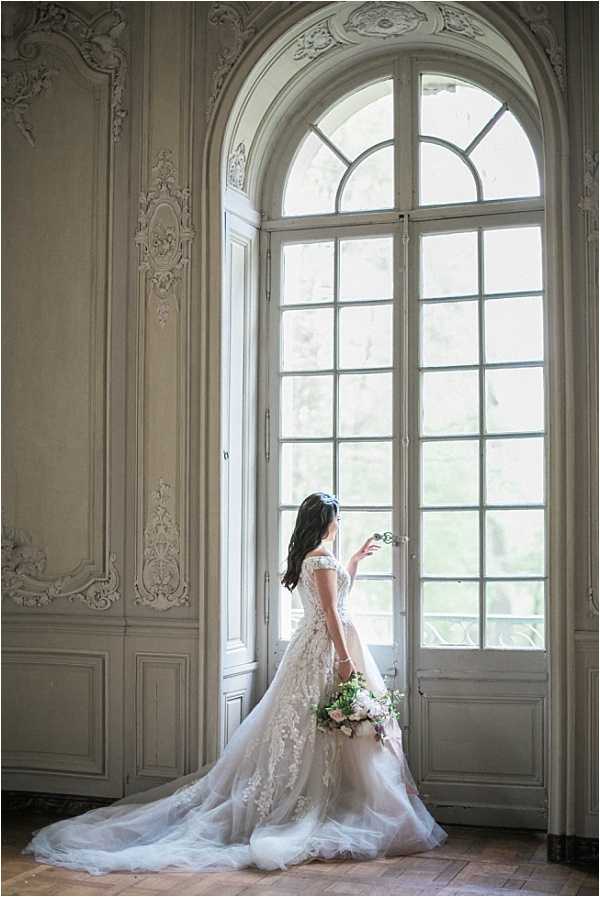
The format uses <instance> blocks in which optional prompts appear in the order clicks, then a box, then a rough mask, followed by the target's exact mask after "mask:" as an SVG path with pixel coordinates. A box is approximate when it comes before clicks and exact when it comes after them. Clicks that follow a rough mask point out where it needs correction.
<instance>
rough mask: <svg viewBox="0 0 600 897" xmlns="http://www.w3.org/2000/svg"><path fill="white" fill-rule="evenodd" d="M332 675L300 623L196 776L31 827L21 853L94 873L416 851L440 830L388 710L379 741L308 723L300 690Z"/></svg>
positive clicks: (375, 675) (325, 641)
mask: <svg viewBox="0 0 600 897" xmlns="http://www.w3.org/2000/svg"><path fill="white" fill-rule="evenodd" d="M344 626H345V633H346V642H347V645H348V649H349V652H350V655H351V657H352V659H353V661H354V663H355V666H356V668H357V669H359V670H361V671H362V672H363V673H364V674H365V676H366V679H367V683H368V686H369V687H370V688H371V689H372V690H373V691H375V692H377V691H379V692H381V691H383V690H384V688H385V684H384V681H383V679H382V677H381V674H380V672H379V669H378V668H377V665H376V663H375V661H374V659H373V656H372V655H371V653H370V652H369V649H368V647H367V646H366V644H364V643H363V642H362V640H361V638H360V636H359V633H358V632H357V630H356V628H355V627H354V625H353V624H352V623H351V622H347V623H345V624H344ZM335 681H336V676H335V667H334V656H333V648H332V645H331V641H330V639H329V636H328V635H327V633H326V632H322V631H317V630H315V629H314V628H313V629H312V630H311V629H310V627H309V626H305V627H304V628H303V627H302V626H301V627H300V631H297V632H296V633H295V634H294V636H293V637H292V640H291V642H290V643H289V645H288V647H287V649H286V652H285V654H284V656H283V658H282V660H281V663H280V665H279V668H278V670H277V673H276V675H275V677H274V678H273V681H272V682H271V685H270V686H269V688H268V689H267V691H266V692H265V694H264V696H263V698H262V700H261V701H260V702H259V703H258V704H257V705H256V706H255V707H254V708H253V710H252V711H251V712H250V714H248V716H247V717H246V718H245V720H244V721H243V722H242V724H241V725H240V726H239V727H238V728H237V730H236V731H235V732H234V734H233V736H232V738H231V739H230V741H229V743H228V745H227V747H226V748H225V750H224V752H223V753H222V755H221V756H220V758H219V759H218V760H217V762H216V763H215V764H214V765H213V766H212V768H210V770H209V771H208V772H207V773H206V774H205V775H204V776H202V777H201V778H199V777H197V775H196V776H194V775H192V776H187V777H185V778H183V779H179V780H177V781H175V782H171V783H167V785H166V786H160V787H158V788H153V789H151V790H150V791H147V792H143V793H142V794H138V795H135V796H130V797H126V798H123V799H122V800H119V801H117V802H116V803H114V804H111V805H110V806H108V807H101V808H99V809H96V810H91V811H89V812H88V813H84V814H82V815H81V816H77V817H75V818H72V819H66V820H61V821H59V822H55V823H53V824H51V825H48V826H46V827H44V828H42V829H40V830H38V831H37V832H36V833H35V834H34V837H33V838H32V840H31V841H30V843H29V844H28V845H27V847H26V848H25V849H24V853H30V854H33V855H34V856H35V858H36V860H38V861H39V862H43V863H49V864H51V865H56V866H62V867H65V868H68V869H83V870H85V871H87V872H89V873H91V874H93V875H102V874H105V873H108V872H113V871H129V872H143V871H149V872H154V871H159V870H164V869H167V868H175V869H182V870H193V871H201V870H231V869H241V868H243V867H247V866H255V867H257V868H259V869H265V870H272V869H286V868H287V867H288V866H290V865H293V864H297V863H301V862H306V861H310V860H314V859H332V858H336V857H348V858H351V859H354V860H363V859H371V858H375V857H377V856H396V855H403V854H412V853H418V852H421V851H425V850H429V849H431V848H433V847H436V846H438V845H439V844H442V843H443V842H444V841H445V840H446V838H447V833H446V832H445V831H444V829H443V828H441V826H440V825H438V823H437V822H436V821H435V819H434V818H433V817H432V816H431V814H430V813H429V811H428V810H427V808H426V807H425V805H424V804H423V803H422V801H421V800H420V798H419V796H418V793H417V789H416V787H415V783H414V780H413V777H412V775H411V772H410V770H409V767H408V764H407V762H406V759H405V756H404V751H403V749H402V733H401V729H400V728H399V726H398V725H397V723H396V721H395V720H393V721H392V722H391V724H390V725H389V727H388V728H389V734H390V738H389V739H388V740H387V741H386V742H384V744H383V745H382V744H380V743H378V742H377V741H376V740H375V738H371V737H369V736H364V737H360V738H352V739H350V738H347V737H346V736H344V735H341V734H330V733H323V732H320V731H318V730H317V729H316V725H315V720H314V716H313V714H312V711H311V709H310V703H311V699H312V700H314V699H317V700H324V699H325V698H326V697H328V695H329V693H330V692H331V690H332V685H333V684H334V683H335Z"/></svg>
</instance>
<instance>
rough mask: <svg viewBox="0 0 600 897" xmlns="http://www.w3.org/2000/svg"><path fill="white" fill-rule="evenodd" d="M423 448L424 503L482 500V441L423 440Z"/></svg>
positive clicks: (473, 501)
mask: <svg viewBox="0 0 600 897" xmlns="http://www.w3.org/2000/svg"><path fill="white" fill-rule="evenodd" d="M421 449H422V478H421V501H422V504H424V505H476V504H478V503H479V440H475V439H468V440H462V441H460V440H456V441H455V440H450V441H446V440H444V441H443V442H442V441H441V442H423V443H422V446H421Z"/></svg>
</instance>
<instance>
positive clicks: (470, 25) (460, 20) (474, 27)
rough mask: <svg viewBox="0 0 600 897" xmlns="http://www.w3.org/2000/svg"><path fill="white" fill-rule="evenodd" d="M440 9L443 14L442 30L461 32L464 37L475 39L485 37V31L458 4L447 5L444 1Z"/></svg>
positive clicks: (451, 32) (452, 32)
mask: <svg viewBox="0 0 600 897" xmlns="http://www.w3.org/2000/svg"><path fill="white" fill-rule="evenodd" d="M438 9H439V11H440V14H441V16H442V27H441V28H440V29H439V30H440V31H447V32H448V33H450V34H460V35H462V36H463V37H470V38H472V39H475V38H477V37H483V35H484V34H485V31H484V30H483V28H480V27H479V25H478V24H477V23H476V22H475V20H474V19H473V17H472V16H469V15H468V13H466V12H465V11H464V10H462V9H458V7H456V6H447V5H446V4H444V3H440V4H438Z"/></svg>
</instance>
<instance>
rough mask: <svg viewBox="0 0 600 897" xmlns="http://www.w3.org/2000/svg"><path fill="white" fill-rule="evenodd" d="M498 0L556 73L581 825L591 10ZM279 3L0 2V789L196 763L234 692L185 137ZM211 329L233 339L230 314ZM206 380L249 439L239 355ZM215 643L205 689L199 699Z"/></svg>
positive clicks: (247, 663) (107, 788) (591, 670)
mask: <svg viewBox="0 0 600 897" xmlns="http://www.w3.org/2000/svg"><path fill="white" fill-rule="evenodd" d="M495 5H497V4H495ZM506 5H507V6H511V7H514V6H518V7H521V8H523V13H524V14H525V17H526V20H528V22H529V27H530V28H531V29H532V30H533V31H534V32H535V33H536V35H537V36H538V38H539V40H540V41H541V42H542V44H543V45H544V47H545V48H546V49H547V50H549V52H550V54H551V58H553V59H554V61H556V60H558V61H559V65H558V69H561V65H562V62H564V63H565V65H564V72H565V78H566V81H565V97H566V100H567V108H568V115H569V126H570V132H571V156H570V172H571V183H570V187H571V202H572V212H573V218H572V220H573V251H572V266H573V278H574V296H575V297H576V300H575V301H574V303H573V307H572V308H570V309H569V310H568V314H569V320H567V321H565V326H566V327H572V328H573V332H574V334H575V340H574V344H575V345H576V346H577V351H576V352H574V354H573V358H572V359H571V361H572V370H573V373H574V377H575V407H574V408H573V414H572V421H573V426H574V427H576V428H577V430H578V433H579V435H580V438H577V439H576V445H577V459H576V467H577V471H578V476H577V481H576V483H575V484H574V488H575V493H576V503H577V531H576V532H575V533H574V534H573V538H574V539H575V541H576V545H577V557H578V563H577V565H576V577H575V579H576V588H575V593H574V594H573V595H572V596H569V600H570V601H571V602H572V607H573V610H574V620H575V630H576V631H575V632H573V633H566V634H565V640H566V642H568V644H567V650H568V651H569V652H570V655H571V658H572V665H573V673H574V675H575V676H576V680H577V688H576V695H577V703H576V708H575V725H576V729H577V740H576V744H577V750H578V752H579V754H578V756H579V757H580V759H581V762H578V763H577V783H576V791H577V812H576V815H577V832H578V833H579V834H581V835H593V834H594V831H595V824H596V823H595V820H596V814H597V806H594V799H593V789H594V787H596V783H597V765H595V761H594V742H593V735H594V732H595V731H596V730H595V728H594V727H595V724H596V720H597V703H596V701H597V689H598V664H597V624H598V615H597V610H596V608H597V601H598V594H597V591H596V593H595V596H593V597H592V596H590V591H589V590H590V587H591V585H592V583H594V582H595V583H596V590H597V541H598V526H597V516H596V509H595V507H594V504H593V502H592V501H591V499H590V495H594V496H595V495H597V473H596V469H597V454H596V452H597V448H596V444H597V442H596V439H595V434H596V432H597V419H596V418H595V416H594V415H595V411H594V409H595V408H596V401H597V386H596V380H595V370H596V365H597V342H596V340H595V334H597V298H598V279H597V268H596V260H595V254H596V252H597V239H598V218H597V200H596V205H595V208H594V203H593V199H592V198H593V196H594V188H593V184H592V185H590V179H592V181H593V178H594V172H595V177H596V184H597V167H594V166H597V155H596V156H595V157H593V155H592V156H590V154H589V152H592V154H593V152H596V154H597V145H598V139H597V121H596V118H595V115H594V110H595V109H596V108H597V99H598V98H597V83H596V80H595V72H596V68H597V45H596V43H595V41H596V35H597V28H596V26H595V25H594V23H593V21H592V20H593V18H594V14H596V15H597V5H596V4H590V3H587V4H586V3H568V4H563V3H560V4H559V3H554V4H542V5H541V6H542V7H546V8H547V12H548V18H547V20H544V21H540V20H539V19H536V18H533V19H531V16H530V15H529V13H528V8H529V7H538V6H540V5H539V4H506ZM290 6H294V7H296V9H295V11H294V14H295V15H297V6H298V5H297V4H287V3H252V4H239V3H238V4H227V3H226V4H209V3H124V4H122V6H121V9H122V11H123V17H124V18H123V21H121V19H120V16H119V14H115V13H109V12H108V10H109V8H110V6H109V4H108V3H81V4H77V3H69V4H67V5H66V6H65V7H60V6H59V7H57V6H54V7H53V9H54V10H55V11H56V10H60V9H61V8H62V9H65V10H67V13H66V15H60V16H59V15H58V13H56V12H55V13H54V14H50V13H47V14H45V13H44V11H43V7H39V8H38V7H36V6H35V5H34V4H28V3H15V4H8V3H7V4H4V5H3V28H4V33H8V34H9V35H10V36H12V40H9V41H7V43H6V47H5V59H4V60H3V67H4V70H5V71H6V72H7V74H8V78H9V79H8V82H7V86H6V87H5V91H4V109H6V113H7V116H6V118H5V120H4V130H3V136H4V140H3V187H4V202H3V228H2V232H3V240H4V243H3V266H2V270H3V282H2V286H3V372H2V373H3V385H4V390H3V402H4V406H3V408H4V417H3V423H4V432H3V436H4V438H3V462H4V463H3V490H4V491H3V502H2V504H3V590H4V599H3V602H4V650H5V663H6V667H5V670H6V673H5V677H4V685H5V689H4V701H3V712H4V720H5V726H4V733H5V743H4V751H5V753H4V766H5V776H4V787H8V788H13V789H25V790H35V791H53V792H60V793H66V794H86V795H98V796H101V795H104V796H111V797H113V796H114V797H117V796H120V795H121V794H123V793H124V792H125V791H128V790H129V791H133V790H140V789H142V788H145V787H149V786H150V785H152V784H155V783H158V782H162V781H165V780H167V779H171V778H174V777H176V776H179V775H181V774H183V773H185V772H188V771H191V770H194V769H196V768H197V767H198V766H199V765H201V764H202V763H204V762H205V761H207V760H210V759H212V757H213V754H214V750H215V749H216V745H217V744H218V743H222V742H223V740H226V738H227V737H228V734H230V731H231V729H232V728H234V727H235V725H236V724H237V722H239V719H241V718H242V717H243V715H245V713H246V712H247V711H248V709H249V707H250V706H251V702H252V700H253V699H254V696H255V694H256V688H257V684H256V682H255V678H254V676H255V672H256V661H257V656H256V641H255V631H254V620H255V611H256V607H255V591H254V578H255V577H254V570H253V566H252V561H251V558H250V557H249V554H248V544H244V543H243V540H242V541H240V540H238V541H234V542H232V543H231V544H230V545H227V546H226V552H227V557H231V558H233V561H232V564H231V569H234V568H235V570H236V571H238V572H239V571H240V570H241V571H242V572H241V573H240V576H242V577H246V579H245V580H244V582H245V583H246V585H247V588H246V590H245V592H244V597H243V599H240V602H241V603H238V604H234V605H231V604H230V605H228V606H227V608H226V613H224V625H223V631H222V632H221V631H218V632H215V631H214V628H215V627H214V623H213V624H211V626H212V630H211V631H207V629H206V625H205V621H206V620H207V619H208V620H210V621H214V620H215V619H218V617H219V615H218V613H215V608H214V606H213V605H214V602H215V600H216V596H215V594H214V592H212V590H209V589H207V587H206V578H205V569H206V557H205V545H206V544H207V538H208V533H209V532H210V530H211V529H212V528H213V527H214V526H216V525H218V521H217V520H215V519H214V517H212V516H211V515H210V514H209V512H208V511H207V508H208V507H209V503H208V502H209V497H210V495H212V494H214V490H215V484H214V483H212V482H210V481H209V480H208V479H207V475H206V472H207V470H208V467H207V464H208V461H209V456H208V452H209V451H214V448H213V449H209V446H208V444H207V442H206V438H205V432H206V428H205V427H206V421H207V417H208V416H209V414H210V412H211V409H210V408H208V407H207V396H208V395H209V389H210V386H211V384H210V381H209V377H211V376H214V373H212V372H211V370H210V369H209V367H208V364H207V359H208V357H209V353H210V351H211V346H210V345H209V344H208V333H209V331H208V327H207V320H208V317H209V313H211V312H212V315H213V316H214V309H215V303H217V304H218V303H220V301H221V297H219V296H215V295H212V294H211V291H210V290H209V289H207V288H206V285H205V283H206V282H205V279H204V270H203V262H202V259H203V247H204V245H205V243H204V241H205V238H206V234H205V228H206V219H205V217H204V215H203V212H205V211H206V208H207V206H206V203H203V200H204V199H205V198H206V196H205V195H203V191H206V190H207V189H209V187H210V185H207V184H206V182H205V176H206V170H207V169H206V166H205V157H204V153H205V146H206V137H207V134H208V129H209V127H210V113H211V112H214V108H215V101H216V100H217V99H218V96H219V94H220V92H221V91H222V88H223V83H224V81H225V79H226V77H227V75H228V74H229V71H230V68H231V67H232V66H233V65H234V64H235V63H236V60H237V59H238V57H240V55H241V54H242V53H243V49H244V46H245V44H246V43H247V42H248V41H249V40H251V39H252V36H253V30H252V29H256V34H257V35H258V36H259V37H260V36H261V35H264V33H265V32H266V31H268V29H269V27H270V23H271V22H272V21H273V19H274V17H275V16H276V15H283V14H284V13H285V12H286V10H287V8H288V7H290ZM308 6H312V4H308ZM44 15H46V16H47V17H46V18H44ZM91 17H95V18H94V19H93V21H92V22H91V23H90V22H87V20H89V19H90V18H91ZM82 24H83V25H86V24H87V26H88V27H90V28H91V31H90V32H89V33H88V35H87V41H86V42H85V43H84V42H83V41H82V38H81V34H82V31H81V27H80V26H81V25H82ZM95 35H97V36H98V37H99V40H98V41H97V42H96V43H94V36H95ZM90 45H91V46H92V47H96V48H97V49H96V50H95V51H94V53H93V54H91V55H90V52H89V50H88V49H86V48H88V47H89V46H90ZM34 50H35V51H36V52H37V55H34ZM561 54H563V55H562V56H561ZM555 68H556V67H555ZM561 70H562V69H561ZM17 98H20V99H19V100H18V99H17ZM4 109H3V111H4ZM124 110H127V116H126V117H123V115H122V112H123V111H124ZM212 186H213V188H214V185H212ZM596 189H597V187H596ZM596 196H597V194H596ZM256 244H257V234H256V231H255V230H254V229H253V228H252V226H251V225H245V224H242V223H241V222H237V223H236V222H235V221H233V223H231V222H230V226H229V227H228V230H227V247H228V248H227V252H228V253H229V254H228V255H227V259H228V260H229V262H230V265H231V276H232V277H238V278H242V279H244V278H246V281H245V282H249V281H247V278H248V274H247V266H248V265H252V264H255V263H256V255H257V245H256ZM238 293H239V290H238ZM238 293H235V295H238ZM235 295H234V294H233V293H232V294H230V296H229V304H228V303H227V302H226V303H225V310H226V314H229V315H232V316H233V319H234V320H236V321H238V322H239V314H242V315H244V314H247V315H248V324H247V326H248V327H251V326H252V322H253V321H254V314H255V313H254V311H253V308H254V306H253V302H254V299H253V297H252V295H251V290H249V289H248V290H246V291H245V292H244V297H245V298H244V305H243V307H242V308H241V309H240V308H237V307H234V305H233V302H234V299H235ZM232 297H233V298H232ZM233 339H234V344H233V357H234V358H236V359H238V358H239V353H238V350H237V347H236V344H235V339H242V340H243V332H237V333H234V335H233ZM252 364H254V362H252ZM249 371H250V373H249ZM590 372H591V373H590ZM225 373H226V374H227V372H225ZM230 374H231V379H230V380H229V381H227V385H226V390H229V392H227V393H226V398H227V401H226V402H225V405H226V406H227V408H230V409H232V413H231V414H230V416H229V417H227V416H226V420H227V421H228V422H229V423H228V424H227V426H229V427H230V429H229V430H228V431H227V432H229V433H230V436H231V439H232V440H233V441H234V442H235V440H237V445H238V446H246V447H248V446H249V447H250V450H252V446H253V442H252V438H253V437H252V432H253V431H252V429H251V426H250V423H251V420H252V415H251V413H252V408H253V407H254V406H253V402H254V398H253V395H254V393H253V385H252V384H253V380H252V376H253V375H252V367H250V368H246V367H244V365H243V364H242V365H241V367H239V366H230ZM211 394H212V393H211ZM240 403H241V404H240ZM240 415H241V418H240ZM244 415H246V417H244ZM241 419H243V420H244V421H245V423H244V426H243V427H241V428H240V427H238V428H237V429H235V427H234V428H233V430H232V429H231V423H232V422H233V424H234V425H237V424H238V423H239V421H240V420H241ZM234 431H235V432H234ZM211 444H212V443H211ZM234 451H235V446H233V447H232V446H230V453H233V452H234ZM213 461H214V459H213ZM212 469H214V467H213V468H212ZM228 482H229V483H230V488H231V489H232V490H233V492H231V493H227V495H225V496H223V500H224V501H226V502H229V505H231V507H236V506H238V503H237V500H236V498H235V497H236V496H237V495H240V496H245V501H246V507H247V508H248V513H249V514H250V515H251V513H252V509H253V507H254V504H253V502H254V498H253V494H252V488H251V484H250V485H249V483H248V478H247V477H246V479H244V477H241V478H240V477H238V476H237V474H236V472H235V469H234V470H233V471H232V473H231V475H230V477H229V480H228ZM217 488H218V487H217ZM226 565H227V562H226ZM236 582H238V580H236ZM239 591H240V589H239V588H238V593H239ZM220 642H222V644H223V646H224V658H225V659H224V667H225V680H226V682H228V683H229V684H228V685H226V686H225V687H224V688H223V690H222V693H221V694H220V695H219V697H218V698H217V696H216V695H215V696H214V697H211V696H209V697H208V700H207V698H206V696H205V679H206V678H207V677H209V678H211V677H212V679H213V681H214V678H215V675H214V670H212V668H211V667H210V666H209V665H210V664H213V665H214V658H215V656H216V653H218V652H215V644H219V643H220ZM217 701H220V703H221V705H222V707H221V719H220V726H221V729H220V730H219V731H216V720H217V714H216V705H217Z"/></svg>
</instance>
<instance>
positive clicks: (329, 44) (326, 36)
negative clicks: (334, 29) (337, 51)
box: [293, 22, 342, 59]
mask: <svg viewBox="0 0 600 897" xmlns="http://www.w3.org/2000/svg"><path fill="white" fill-rule="evenodd" d="M341 46H342V43H341V41H339V40H337V38H335V37H334V36H333V34H332V33H331V29H330V27H329V22H321V24H319V25H315V27H314V28H309V30H308V31H305V32H304V34H303V35H301V36H300V37H299V38H298V41H297V42H296V46H295V49H294V57H293V58H294V59H316V58H317V56H320V55H321V54H322V53H325V52H326V51H327V50H331V49H332V48H333V47H341Z"/></svg>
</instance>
